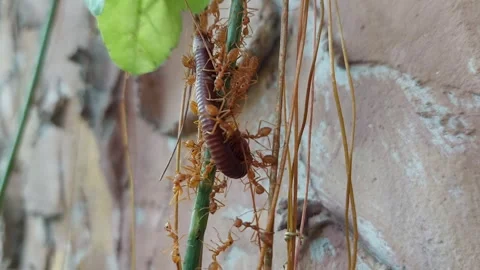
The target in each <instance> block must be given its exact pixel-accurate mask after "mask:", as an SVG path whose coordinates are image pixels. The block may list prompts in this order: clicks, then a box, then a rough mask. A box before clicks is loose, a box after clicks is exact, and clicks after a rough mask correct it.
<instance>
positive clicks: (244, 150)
mask: <svg viewBox="0 0 480 270" xmlns="http://www.w3.org/2000/svg"><path fill="white" fill-rule="evenodd" d="M207 46H208V47H207ZM193 48H194V57H195V69H196V83H195V89H196V93H195V96H196V99H197V104H198V112H199V123H200V125H201V127H202V130H203V133H204V138H205V142H206V144H207V146H208V148H209V149H210V153H211V157H212V159H213V161H214V162H215V164H216V166H217V169H218V170H219V171H221V172H222V173H223V174H224V175H225V176H227V177H230V178H235V179H238V178H242V177H244V176H245V175H246V174H247V171H248V166H249V165H248V162H247V160H248V158H246V157H247V156H248V155H250V150H249V146H248V142H247V141H246V140H245V139H244V138H242V137H241V135H240V132H239V131H238V130H236V131H235V132H234V134H233V136H231V137H230V138H229V139H228V140H227V141H226V140H225V137H224V135H223V132H222V129H221V128H216V129H215V130H214V132H211V131H212V130H213V128H214V126H215V123H216V120H214V119H212V118H211V117H210V116H209V114H208V112H207V108H206V107H207V105H209V104H211V105H214V106H217V103H218V102H214V101H212V99H217V98H219V97H218V95H217V94H216V92H215V84H214V82H215V77H216V72H215V68H214V65H213V61H212V59H211V58H210V56H209V51H210V52H213V44H212V43H211V42H210V40H209V39H208V37H207V35H205V34H202V33H199V32H197V33H196V34H195V37H194V41H193Z"/></svg>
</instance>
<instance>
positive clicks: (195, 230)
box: [183, 149, 216, 270]
mask: <svg viewBox="0 0 480 270" xmlns="http://www.w3.org/2000/svg"><path fill="white" fill-rule="evenodd" d="M203 160H204V163H203V166H202V174H203V172H205V170H206V168H207V167H208V165H209V164H210V151H209V150H208V149H205V152H204V155H203ZM215 172H216V168H215V166H213V168H211V170H210V173H209V174H208V176H207V178H205V179H203V181H202V182H201V183H200V185H199V186H198V193H197V198H196V200H195V206H194V208H193V213H192V219H191V221H190V231H189V233H188V240H187V251H186V254H185V260H184V261H183V269H185V270H194V269H201V268H202V254H203V237H204V235H205V230H206V229H207V223H208V215H209V208H208V206H209V204H210V193H211V192H212V187H213V182H214V180H215Z"/></svg>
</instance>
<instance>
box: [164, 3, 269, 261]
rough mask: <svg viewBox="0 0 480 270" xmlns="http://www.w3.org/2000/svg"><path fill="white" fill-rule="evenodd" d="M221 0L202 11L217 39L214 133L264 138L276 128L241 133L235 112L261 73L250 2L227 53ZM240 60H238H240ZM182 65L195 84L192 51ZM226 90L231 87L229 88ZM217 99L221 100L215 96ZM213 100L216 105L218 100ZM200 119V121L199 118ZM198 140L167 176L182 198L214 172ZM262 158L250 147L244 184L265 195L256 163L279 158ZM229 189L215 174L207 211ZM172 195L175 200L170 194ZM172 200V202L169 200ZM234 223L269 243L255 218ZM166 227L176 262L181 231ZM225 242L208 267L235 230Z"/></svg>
mask: <svg viewBox="0 0 480 270" xmlns="http://www.w3.org/2000/svg"><path fill="white" fill-rule="evenodd" d="M222 2H223V0H212V1H211V3H210V5H209V7H208V9H207V10H206V11H205V12H203V13H202V14H201V15H200V25H199V26H198V27H200V28H201V29H202V31H203V32H204V33H207V35H208V39H209V40H210V41H211V42H212V43H213V50H212V51H211V52H209V54H210V59H211V60H212V61H213V66H214V69H215V70H214V71H215V74H216V77H215V82H214V86H215V91H216V93H217V96H220V97H221V98H220V101H221V102H218V103H211V104H208V105H207V107H206V112H207V114H208V117H209V118H210V119H213V120H214V121H215V126H214V127H213V130H212V131H210V132H212V133H213V132H215V130H216V129H217V128H220V129H221V130H222V132H223V134H224V138H225V142H227V141H228V140H229V139H230V138H232V137H233V136H234V135H236V134H240V136H241V137H242V138H244V139H246V140H250V139H252V140H255V141H256V140H258V139H260V138H264V137H268V136H269V135H270V133H271V131H272V129H271V128H270V127H262V128H259V129H258V131H257V133H256V134H250V133H248V131H247V132H239V131H238V126H237V124H236V122H235V119H234V118H235V115H237V114H238V113H239V112H240V106H239V103H240V102H241V101H242V100H244V99H246V93H247V90H248V88H249V87H250V86H251V85H252V84H253V83H254V77H255V76H256V73H257V68H258V65H259V63H258V59H257V58H256V57H255V56H251V55H249V54H248V53H247V52H246V50H245V49H244V47H245V42H244V40H245V38H246V37H248V36H249V33H250V31H249V23H250V18H249V16H251V12H249V11H248V10H249V9H248V8H247V1H246V0H244V1H243V14H242V31H241V33H242V34H241V36H240V41H239V42H238V44H237V47H236V48H233V49H231V50H230V51H228V52H227V45H226V44H227V25H226V23H225V22H223V23H222V20H221V19H220V11H219V4H221V3H222ZM208 16H211V17H213V23H212V24H211V25H210V26H208V19H207V17H208ZM239 60H240V61H239ZM182 63H183V65H184V66H185V67H186V68H187V69H188V70H189V72H188V74H189V75H187V76H186V78H185V81H186V84H187V85H190V86H192V85H194V84H195V83H196V77H195V75H194V73H193V72H192V70H195V67H196V66H195V59H194V57H193V55H192V54H187V55H184V56H183V57H182ZM226 89H228V91H227V90H226ZM211 100H214V101H218V99H211ZM215 104H218V106H217V105H215ZM189 107H190V110H191V111H192V112H193V113H194V114H195V115H199V110H198V105H197V103H196V102H195V101H191V102H190V104H189ZM197 124H198V123H197ZM200 129H201V127H200V126H199V135H198V140H197V142H195V141H193V140H187V141H184V142H183V145H184V146H185V147H186V148H187V149H188V151H189V156H188V163H189V164H188V165H185V166H183V169H184V170H183V172H181V173H180V172H179V173H177V174H176V175H175V176H174V177H168V178H169V179H170V180H171V181H172V182H173V193H174V197H173V198H179V197H180V196H181V195H182V194H183V189H184V188H187V189H188V190H189V191H190V189H192V190H194V191H196V190H197V188H198V186H199V184H200V182H201V181H202V180H203V179H206V178H207V176H208V175H210V173H211V172H212V170H213V168H214V166H215V162H214V161H213V160H210V162H208V163H207V165H206V167H205V168H203V170H202V147H203V146H204V140H203V138H202V136H201V134H202V132H201V131H200ZM256 153H257V156H258V159H255V158H253V155H252V154H251V153H250V152H248V155H250V156H249V157H246V160H248V163H249V164H248V172H247V178H248V182H247V183H244V184H245V185H248V184H250V185H251V187H253V190H254V192H255V194H257V195H261V194H264V193H265V188H264V187H263V186H262V185H261V184H260V183H259V179H258V177H256V173H255V171H254V169H253V168H252V167H256V168H262V169H264V168H267V167H269V166H271V165H273V164H274V163H275V162H276V159H275V158H274V157H273V156H272V155H263V154H262V153H261V152H260V151H257V152H256ZM226 192H227V180H226V178H224V179H223V180H220V179H219V178H218V177H215V179H214V182H213V186H212V191H211V193H210V196H209V200H210V202H209V213H210V214H215V212H216V211H217V210H218V209H219V208H221V207H223V206H225V205H224V204H223V203H222V202H220V201H219V200H218V199H216V198H215V197H216V195H218V194H220V193H224V194H225V193H226ZM189 194H190V193H189ZM172 200H173V199H172ZM171 203H172V202H171ZM233 226H234V227H236V228H238V229H239V230H240V231H244V230H245V229H247V228H251V229H252V230H254V231H255V232H256V233H257V235H258V236H259V238H260V239H261V240H262V241H263V242H265V243H266V244H268V241H267V240H268V237H265V234H264V233H263V232H262V231H261V229H260V227H259V226H258V225H255V224H252V222H244V221H243V220H241V219H240V218H236V219H235V221H234V223H233ZM165 230H166V231H167V234H168V236H169V237H170V238H172V239H173V242H174V248H173V251H172V254H171V255H172V261H173V262H174V263H178V262H179V260H180V254H179V248H178V246H179V244H178V241H179V239H178V235H177V233H176V232H174V231H173V229H172V227H171V226H170V223H167V224H166V225H165ZM220 242H221V245H218V244H217V247H216V248H209V249H210V251H211V252H212V263H211V264H210V266H209V268H208V269H212V270H213V269H221V266H220V264H219V263H218V262H217V257H218V255H219V254H220V253H221V252H223V251H225V250H226V249H228V247H230V246H231V245H232V244H233V242H234V240H233V238H232V232H231V231H230V232H229V234H228V239H227V240H226V241H225V242H222V241H221V240H220Z"/></svg>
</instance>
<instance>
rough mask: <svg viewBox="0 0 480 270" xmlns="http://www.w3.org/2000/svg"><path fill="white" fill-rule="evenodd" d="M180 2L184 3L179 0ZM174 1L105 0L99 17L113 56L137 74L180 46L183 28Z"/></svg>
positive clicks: (120, 63)
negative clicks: (179, 41)
mask: <svg viewBox="0 0 480 270" xmlns="http://www.w3.org/2000/svg"><path fill="white" fill-rule="evenodd" d="M176 2H177V4H176V5H177V6H178V3H183V5H184V4H185V3H184V2H183V1H181V0H177V1H176ZM172 3H173V0H143V1H142V0H106V1H105V7H104V10H103V13H102V14H101V15H100V16H98V17H97V21H98V28H99V30H100V32H101V34H102V38H103V42H104V43H105V46H106V47H107V50H108V52H109V54H110V57H111V58H112V60H113V61H114V62H115V64H116V65H117V66H119V67H120V68H121V69H122V70H124V71H126V72H129V73H131V74H134V75H140V74H144V73H148V72H151V71H154V70H155V69H157V68H158V67H159V66H160V65H161V64H162V63H163V62H164V61H165V60H166V59H167V58H168V57H169V56H170V53H171V51H172V50H173V49H174V48H175V47H176V46H177V44H178V40H179V38H180V34H181V31H182V17H181V13H180V11H179V10H178V9H177V10H175V9H176V8H175V5H172Z"/></svg>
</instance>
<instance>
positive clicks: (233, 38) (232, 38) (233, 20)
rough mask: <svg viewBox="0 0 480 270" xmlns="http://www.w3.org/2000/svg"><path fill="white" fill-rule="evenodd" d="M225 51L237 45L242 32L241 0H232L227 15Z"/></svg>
mask: <svg viewBox="0 0 480 270" xmlns="http://www.w3.org/2000/svg"><path fill="white" fill-rule="evenodd" d="M228 16H229V18H228V32H227V52H230V51H231V50H232V49H233V48H235V47H238V42H239V41H240V37H241V34H242V19H243V1H242V0H233V1H232V4H231V6H230V14H229V15H228Z"/></svg>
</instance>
